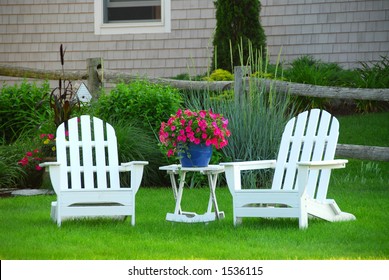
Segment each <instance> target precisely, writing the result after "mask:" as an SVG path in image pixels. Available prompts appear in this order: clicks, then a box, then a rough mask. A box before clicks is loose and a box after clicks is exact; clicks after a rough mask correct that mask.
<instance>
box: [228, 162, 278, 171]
mask: <svg viewBox="0 0 389 280" xmlns="http://www.w3.org/2000/svg"><path fill="white" fill-rule="evenodd" d="M220 165H222V166H224V167H225V168H227V167H236V168H239V170H254V169H265V168H275V166H276V160H253V161H237V162H222V163H220Z"/></svg>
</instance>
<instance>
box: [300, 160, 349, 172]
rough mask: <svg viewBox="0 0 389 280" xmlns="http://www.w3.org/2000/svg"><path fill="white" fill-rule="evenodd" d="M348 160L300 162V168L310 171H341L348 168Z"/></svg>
mask: <svg viewBox="0 0 389 280" xmlns="http://www.w3.org/2000/svg"><path fill="white" fill-rule="evenodd" d="M347 162H348V160H346V159H334V160H321V161H303V162H298V163H297V165H298V167H303V168H308V169H309V170H319V169H339V168H344V167H346V163H347Z"/></svg>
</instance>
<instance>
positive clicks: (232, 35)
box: [212, 0, 266, 72]
mask: <svg viewBox="0 0 389 280" xmlns="http://www.w3.org/2000/svg"><path fill="white" fill-rule="evenodd" d="M214 4H215V7H216V21H217V23H216V32H215V35H214V40H213V46H214V53H213V65H212V69H217V68H221V69H225V70H229V71H231V72H232V71H233V66H236V65H242V63H243V64H246V61H247V58H248V56H249V53H250V51H249V48H250V44H251V45H252V48H253V50H258V51H260V52H261V54H262V56H264V55H265V47H266V35H265V32H264V30H263V28H262V26H261V23H260V19H259V13H260V11H261V3H260V2H259V1H258V0H217V1H215V2H214Z"/></svg>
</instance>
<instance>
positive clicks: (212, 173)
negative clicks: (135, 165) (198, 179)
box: [159, 164, 224, 223]
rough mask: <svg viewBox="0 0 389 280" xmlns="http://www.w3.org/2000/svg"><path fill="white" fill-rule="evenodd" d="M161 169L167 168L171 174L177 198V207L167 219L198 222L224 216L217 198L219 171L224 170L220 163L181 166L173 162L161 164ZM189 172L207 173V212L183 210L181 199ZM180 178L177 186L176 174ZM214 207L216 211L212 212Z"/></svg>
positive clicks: (168, 214)
mask: <svg viewBox="0 0 389 280" xmlns="http://www.w3.org/2000/svg"><path fill="white" fill-rule="evenodd" d="M159 169H160V170H166V171H167V173H168V174H169V176H170V181H171V184H172V189H173V194H174V198H175V200H176V207H175V210H174V213H167V214H166V220H168V221H172V222H183V223H198V222H203V223H204V222H210V221H215V220H218V219H222V218H224V212H223V211H219V208H218V206H217V200H216V194H215V189H216V182H217V177H218V175H219V173H223V172H224V167H223V166H220V165H208V166H207V167H181V165H178V164H172V165H167V166H161V167H160V168H159ZM187 172H200V173H201V174H204V175H207V177H208V184H209V190H210V196H209V202H208V209H207V212H206V213H204V214H202V215H199V214H197V213H194V212H184V211H182V210H181V199H182V194H183V191H184V185H185V176H186V173H187ZM175 175H178V178H179V185H178V188H177V182H176V176H175ZM212 208H214V212H212Z"/></svg>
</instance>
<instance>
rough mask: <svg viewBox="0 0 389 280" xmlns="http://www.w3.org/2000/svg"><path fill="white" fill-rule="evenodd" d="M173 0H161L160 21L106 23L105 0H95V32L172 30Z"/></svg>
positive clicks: (132, 32)
mask: <svg viewBox="0 0 389 280" xmlns="http://www.w3.org/2000/svg"><path fill="white" fill-rule="evenodd" d="M170 1H171V0H161V21H160V22H159V21H158V22H153V21H150V22H147V21H139V22H115V23H104V0H95V1H94V2H95V34H96V35H116V34H143V33H169V32H171V11H170Z"/></svg>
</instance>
